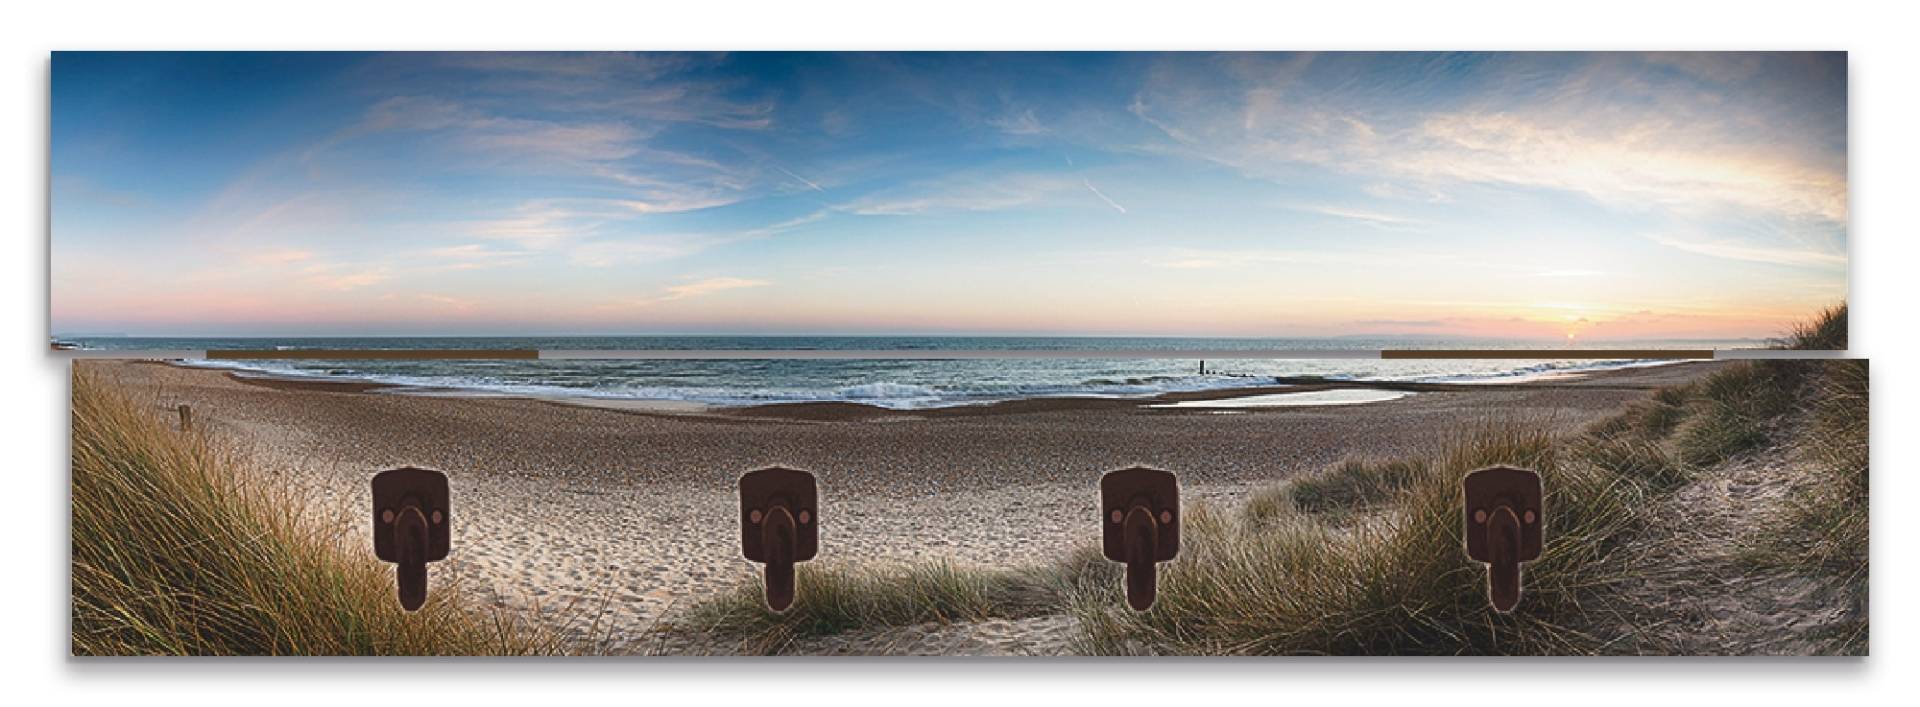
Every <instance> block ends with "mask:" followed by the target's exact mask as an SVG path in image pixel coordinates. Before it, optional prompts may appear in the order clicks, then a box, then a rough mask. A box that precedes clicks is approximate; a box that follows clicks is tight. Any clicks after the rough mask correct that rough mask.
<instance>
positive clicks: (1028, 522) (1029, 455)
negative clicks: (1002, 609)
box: [76, 362, 1719, 654]
mask: <svg viewBox="0 0 1920 707" xmlns="http://www.w3.org/2000/svg"><path fill="white" fill-rule="evenodd" d="M76 365H77V366H81V367H85V368H87V369H89V370H90V371H92V372H94V373H96V374H98V375H100V376H102V377H103V378H104V379H105V380H109V381H114V382H116V383H117V384H118V385H120V386H121V387H123V388H124V389H125V390H127V391H128V393H129V395H130V396H131V397H132V398H133V399H135V400H138V401H141V402H143V403H144V402H146V401H148V400H150V401H151V404H152V406H153V410H154V411H155V414H156V415H166V416H169V417H171V416H172V415H173V411H174V409H175V407H176V406H178V405H181V404H186V405H189V406H191V407H192V410H193V419H194V423H195V425H196V426H202V427H203V428H204V429H207V430H208V431H210V432H212V433H214V434H216V435H218V436H219V437H220V438H222V439H225V440H230V441H231V442H233V443H234V444H236V445H237V446H238V447H240V448H241V449H242V450H243V451H244V453H246V454H248V455H250V456H251V457H253V458H254V459H256V460H257V461H258V462H259V464H258V466H259V467H260V468H261V469H262V470H264V471H265V472H266V473H268V474H271V475H273V476H274V477H275V481H276V483H279V484H281V485H284V486H285V487H286V488H287V489H289V490H290V491H292V492H295V493H298V494H300V495H301V497H302V498H303V499H305V501H306V507H307V509H308V510H307V513H308V514H309V515H310V516H311V517H312V518H313V519H314V520H315V521H316V522H319V523H337V524H341V526H340V527H342V528H343V529H344V530H343V532H345V533H348V536H347V537H349V538H364V537H366V535H367V533H368V528H367V524H368V523H369V519H368V515H369V514H368V513H367V512H366V507H367V503H368V500H367V492H368V490H367V486H368V484H367V482H368V479H369V478H370V477H371V476H372V475H373V474H374V473H375V472H376V471H379V470H381V469H385V468H390V467H394V466H400V465H417V466H426V467H431V468H436V469H440V470H443V471H445V472H446V473H447V474H448V475H449V477H450V478H451V482H452V486H453V493H454V500H453V507H454V511H453V517H454V519H455V520H454V540H453V552H452V556H451V558H450V559H449V561H448V562H445V563H441V564H439V565H436V566H434V568H433V573H434V575H433V576H434V577H435V581H436V582H445V581H448V580H450V579H453V578H456V577H457V581H458V582H459V583H460V585H461V587H462V588H463V590H464V591H467V592H470V593H472V594H473V595H474V596H477V597H481V598H483V599H485V600H488V601H492V602H494V603H496V604H498V605H500V606H505V607H511V608H514V609H526V610H537V611H543V612H548V614H547V615H549V616H554V617H560V616H565V617H568V619H569V620H570V623H569V626H568V630H569V631H570V632H571V633H573V634H574V635H575V636H576V637H577V638H580V639H582V640H589V641H595V640H598V641H603V643H600V644H599V645H600V647H601V648H602V649H605V650H614V651H626V650H644V649H645V647H644V646H634V645H630V644H628V643H626V641H629V640H632V639H634V638H635V637H638V636H641V635H643V634H644V633H645V629H646V628H647V627H649V626H652V625H654V624H655V622H656V621H658V620H659V619H661V618H663V617H669V616H671V615H672V609H673V608H674V607H675V606H685V605H688V604H690V603H692V602H695V601H698V600H699V599H700V598H702V597H703V596H706V595H709V594H710V593H711V592H714V591H716V590H720V589H723V588H727V587H730V586H732V585H733V584H735V583H736V582H738V581H740V579H741V578H742V577H745V576H748V575H749V574H750V573H752V572H754V571H756V569H757V566H755V565H752V564H750V563H748V562H746V561H745V560H744V559H742V558H741V557H740V550H739V539H738V537H737V532H738V531H737V525H736V522H737V521H736V520H735V513H736V508H737V506H736V504H737V500H736V497H735V489H734V482H735V480H736V479H737V478H738V476H739V475H740V474H741V473H742V472H745V471H747V470H750V469H754V468H758V467H761V466H767V465H774V464H779V465H787V466H794V467H798V468H803V469H807V470H810V471H813V472H814V473H815V474H817V475H818V478H819V483H820V487H821V494H822V508H821V513H820V522H821V529H822V539H821V543H822V549H821V555H820V559H819V560H818V561H820V562H855V563H873V562H888V561H902V562H904V561H913V560H925V559H930V558H946V559H949V560H951V561H953V562H956V563H961V564H975V565H989V566H1003V567H1013V566H1024V565H1029V564H1034V563H1037V562H1040V561H1043V560H1045V559H1048V558H1051V557H1054V556H1056V555H1057V554H1059V553H1062V552H1065V551H1067V550H1069V549H1070V548H1072V547H1074V546H1076V545H1079V544H1082V543H1084V542H1087V541H1088V540H1090V539H1092V538H1094V537H1097V536H1096V535H1095V533H1094V532H1092V531H1093V530H1094V524H1093V522H1092V521H1090V520H1089V519H1091V518H1094V517H1096V515H1097V514H1096V510H1095V501H1096V500H1097V491H1096V489H1097V481H1098V479H1099V476H1100V475H1101V474H1102V473H1104V472H1106V471H1109V470H1112V469H1115V468H1119V467H1121V466H1125V465H1130V464H1147V465H1153V466H1158V467H1162V468H1166V469H1170V470H1173V471H1175V472H1177V473H1179V474H1180V479H1181V483H1182V493H1183V499H1184V500H1186V501H1187V502H1192V501H1195V500H1202V499H1205V500H1208V501H1214V502H1224V503H1232V502H1234V501H1236V500H1237V499H1238V498H1240V497H1242V496H1244V495H1245V494H1246V493H1247V492H1248V491H1249V490H1250V489H1253V488H1257V487H1259V486H1263V485H1266V484H1270V483H1273V482H1275V481H1278V480H1282V479H1286V478H1288V477H1289V476H1292V475H1295V474H1298V473H1301V472H1306V471H1311V470H1315V469H1318V468H1321V467H1323V466H1325V465H1328V464H1331V463H1334V462H1337V461H1340V460H1342V459H1347V458H1393V457H1396V456H1402V455H1410V454H1415V453H1418V452H1420V451H1422V450H1425V449H1428V448H1430V445H1431V444H1432V443H1433V442H1434V441H1435V440H1436V438H1438V437H1439V436H1442V435H1445V434H1446V433H1447V432H1448V431H1449V430H1452V429H1456V428H1457V427H1459V426H1462V425H1471V424H1476V423H1478V422H1482V421H1511V420H1526V421H1531V422H1534V423H1537V424H1546V425H1550V426H1555V427H1559V428H1563V429H1569V430H1571V429H1577V428H1579V427H1582V426H1584V425H1587V424H1589V423H1591V422H1592V421H1594V420H1597V419H1600V418H1602V417H1605V416H1607V415H1608V414H1610V413H1612V412H1614V411H1616V410H1618V409H1619V408H1620V407H1621V406H1623V405H1626V404H1629V403H1631V402H1633V401H1635V400H1639V399H1642V398H1645V397H1647V396H1649V395H1651V393H1652V391H1653V390H1655V389H1657V388H1659V387H1662V386H1666V385H1673V384H1676V383H1681V382H1685V381H1687V380H1691V379H1694V378H1697V377H1699V376H1701V375H1704V374H1706V373H1708V372H1710V371H1712V370H1715V369H1716V367H1717V366H1718V365H1719V364H1714V363H1686V364H1675V365H1667V366H1657V367H1649V368H1637V369H1625V370H1617V371H1608V372H1602V373H1594V374H1588V375H1582V376H1577V377H1569V378H1561V379H1555V380H1550V381H1540V382H1533V383H1518V384H1507V385H1440V384H1424V385H1423V384H1402V385H1393V386H1376V387H1381V388H1389V389H1393V390H1398V391H1401V392H1406V393H1411V394H1410V395H1405V396H1403V397H1399V398H1395V399H1390V400H1381V401H1379V402H1366V403H1364V404H1332V405H1306V406H1282V407H1242V408H1218V407H1175V406H1168V404H1169V403H1178V402H1187V401H1198V400H1208V399H1221V398H1236V397H1248V396H1252V395H1271V394H1274V393H1279V392H1283V391H1286V392H1314V391H1325V390H1337V389H1348V388H1352V387H1354V386H1351V385H1347V384H1319V383H1316V384H1312V385H1300V386H1295V387H1289V388H1277V389H1275V388H1263V389H1256V390H1244V391H1209V392H1207V393H1186V394H1173V395H1165V396H1160V397H1157V398H1151V399H1124V400H1121V399H1036V400H1026V401H1017V402H1010V403H1001V404H995V405H982V406H969V407H961V408H943V409H936V410H925V411H900V410H885V409H879V408H871V407H865V406H860V405H854V404H847V403H819V404H789V405H776V406H761V407H752V408H721V409H679V410H665V409H657V408H650V407H647V406H634V405H624V406H623V405H606V404H596V405H588V404H575V403H572V402H567V401H556V400H538V399H527V398H510V397H475V396H445V395H420V394H395V393H396V392H406V391H393V390H386V389H382V388H380V387H377V386H371V385H367V384H356V383H335V382H329V381H292V380H284V379H262V378H248V377H241V376H236V375H234V374H232V373H228V372H223V371H215V370H206V369H194V368H186V367H181V366H175V365H168V364H160V363H152V362H80V363H76ZM1383 397H1387V396H1383ZM1328 399H1340V400H1347V399H1363V398H1355V397H1352V396H1346V397H1338V398H1328ZM366 551H367V552H368V553H369V554H370V553H371V549H370V548H368V549H367V550H366ZM801 591H802V592H804V591H805V588H804V587H802V589H801ZM589 621H594V623H591V624H589V623H588V622H589ZM1049 621H1052V622H1053V623H1054V624H1057V623H1059V621H1058V620H1056V619H1054V618H1048V619H1041V620H1038V621H1037V623H1036V625H1033V626H984V627H978V628H979V630H977V631H975V632H972V633H970V634H967V635H965V636H961V637H960V638H955V637H954V636H953V635H921V634H917V633H913V632H908V633H907V634H900V635H893V636H888V637H880V638H876V639H875V640H880V641H887V642H894V643H904V644H908V645H909V646H911V645H920V646H923V647H924V648H925V649H926V650H937V651H940V652H949V653H989V654H991V653H1035V652H1037V653H1045V652H1050V651H1051V650H1053V649H1054V648H1055V647H1056V646H1055V645H1054V644H1052V643H1050V642H1049V641H1048V639H1047V638H1046V637H1047V636H1049V635H1052V634H1058V633H1064V632H1065V630H1066V628H1065V627H1062V626H1057V625H1052V624H1048V623H1047V622H1049ZM995 623H1004V622H995ZM921 633H925V632H921ZM837 640H857V637H854V638H843V639H837ZM956 641H958V642H957V643H956ZM834 649H835V648H834V647H833V646H825V647H823V650H834Z"/></svg>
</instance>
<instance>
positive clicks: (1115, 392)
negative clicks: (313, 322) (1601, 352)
mask: <svg viewBox="0 0 1920 707" xmlns="http://www.w3.org/2000/svg"><path fill="white" fill-rule="evenodd" d="M64 340H66V341H71V342H74V343H78V344H80V345H82V346H85V347H87V348H94V349H118V350H137V349H144V350H203V349H272V348H276V347H278V348H287V349H303V348H354V349H368V348H382V349H399V348H432V349H460V348H495V349H500V348H512V349H546V350H556V349H589V350H648V351H655V350H700V349H705V350H729V351H739V350H767V349H808V350H887V351H903V350H911V351H936V352H937V351H941V350H1047V351H1061V350H1071V351H1088V352H1089V354H1088V357H1087V358H1044V359H1041V358H1005V359H945V360H942V359H931V360H875V359H855V360H794V359H768V360H632V359H627V360H617V359H616V360H544V361H537V360H536V361H306V360H283V361H198V362H193V365H200V366H208V367H217V368H227V369H235V370H239V371H243V372H249V373H256V374H268V375H280V376H297V377H315V378H329V379H336V380H363V381H371V382H376V383H386V384H391V385H396V386H418V387H427V388H435V389H447V390H457V391H467V392H473V393H493V394H509V395H530V396H577V397H593V398H613V399H634V400H662V401H686V402H696V403H704V404H710V405H758V404H767V403H783V402H813V401H847V402H858V403H865V404H869V405H876V406H881V407H888V408H896V409H916V408H932V407H945V406H953V405H971V404H981V403H990V402H997V401H1003V400H1013V399H1020V398H1035V397H1060V396H1096V397H1148V396H1153V395H1157V394H1160V393H1167V392H1177V391H1197V390H1211V389H1223V388H1242V387H1250V386H1257V385H1269V384H1272V383H1274V382H1275V379H1276V378H1282V377H1297V376H1322V377H1327V378H1334V379H1346V380H1384V381H1421V382H1500V381H1518V380H1525V379H1528V378H1533V377H1538V376H1542V375H1547V374H1553V373H1560V372H1568V371H1580V370H1599V369H1608V368H1618V367H1624V366H1637V365H1649V364H1650V363H1651V362H1647V361H1630V360H1620V361H1593V360H1553V359H1542V360H1431V361H1420V360H1372V359H1228V360H1214V361H1209V362H1208V363H1207V369H1208V373H1207V374H1206V375H1202V374H1201V373H1200V369H1199V366H1200V362H1199V361H1198V360H1195V359H1189V358H1100V357H1099V355H1098V352H1099V351H1102V350H1114V351H1118V350H1167V351H1175V350H1202V349H1205V350H1276V349H1289V350H1295V351H1303V350H1304V351H1313V350H1327V351H1331V350H1351V349H1376V348H1489V349H1491V348H1528V347H1529V344H1531V346H1536V347H1537V346H1538V344H1537V343H1532V342H1515V341H1484V340H1482V341H1476V340H1418V339H1391V340H1383V339H1358V338H1335V339H1209V338H1171V337H1168V338H1159V337H1156V338H1127V337H1106V338H1092V337H851V336H848V337H758V336H754V337H749V336H647V337H610V336H608V337H463V338H452V337H404V338H403V337H381V338H324V339H321V338H305V339H286V338H275V339H245V338H169V339H158V338H131V337H74V338H68V339H64ZM1763 343H1764V342H1756V341H1662V342H1633V343H1632V344H1631V346H1632V347H1634V348H1642V349H1645V348H1676V349H1683V348H1684V349H1697V348H1739V347H1751V346H1758V345H1762V344H1763ZM1583 345H1585V344H1583Z"/></svg>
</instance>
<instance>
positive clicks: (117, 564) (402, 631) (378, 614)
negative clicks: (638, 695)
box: [72, 366, 555, 655]
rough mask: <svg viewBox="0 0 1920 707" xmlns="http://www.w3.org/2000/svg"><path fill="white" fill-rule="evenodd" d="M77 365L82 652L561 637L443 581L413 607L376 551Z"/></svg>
mask: <svg viewBox="0 0 1920 707" xmlns="http://www.w3.org/2000/svg"><path fill="white" fill-rule="evenodd" d="M250 478H256V477H253V476H251V475H250V474H249V473H248V471H247V469H246V468H245V466H244V465H243V464H242V463H241V462H240V461H239V460H238V459H237V458H236V457H235V456H234V455H233V454H231V453H229V452H227V451H224V450H223V449H222V448H221V447H220V446H219V445H217V444H215V443H214V441H213V440H211V439H209V438H207V437H206V436H204V435H203V434H197V433H182V432H179V431H176V430H174V429H173V428H172V427H171V426H170V425H168V424H166V423H164V422H162V421H161V416H159V415H155V414H153V412H152V411H150V410H147V409H146V408H145V407H143V406H141V405H139V404H137V403H135V402H133V401H130V400H128V399H127V398H125V397H123V396H122V395H121V394H120V393H118V392H116V391H115V390H113V389H112V386H111V384H110V382H109V381H103V380H100V379H98V378H96V377H95V376H94V375H92V374H88V373H86V372H84V370H83V368H82V367H79V366H76V367H75V369H74V379H73V528H72V532H73V559H72V562H73V652H74V654H75V655H374V654H386V655H391V654H401V655H425V654H455V655H499V654H508V655H524V654H533V653H545V652H552V651H553V650H555V644H554V643H553V642H552V641H549V640H546V639H544V638H542V636H544V635H545V634H544V633H543V632H540V631H537V630H534V629H531V628H529V627H527V626H524V625H522V624H520V623H519V622H517V621H516V620H515V619H513V618H511V617H509V616H508V615H505V614H502V613H496V612H490V611H480V610H475V609H473V608H472V607H468V606H464V605H463V604H462V603H461V601H460V599H459V597H458V594H459V592H458V591H457V587H454V586H450V585H448V584H441V585H439V586H436V587H435V591H434V592H433V596H432V599H431V600H430V601H429V602H428V604H427V606H426V607H424V608H423V609H422V610H421V611H419V612H417V613H414V614H407V613H405V612H403V611H402V610H401V609H400V608H399V604H398V602H397V601H396V600H395V598H394V588H393V579H392V577H391V572H390V570H388V569H386V568H385V567H384V566H383V565H381V564H379V563H377V562H376V561H375V560H374V559H373V558H372V555H371V551H370V550H369V551H365V552H355V551H351V550H349V549H348V548H347V547H345V546H343V545H342V544H341V542H340V540H341V539H340V538H337V537H334V536H332V535H330V534H328V533H325V532H321V531H319V530H318V529H315V528H311V527H307V526H306V525H304V524H303V523H302V522H301V520H300V512H299V507H298V505H297V503H296V502H295V501H294V499H291V498H288V497H286V496H285V495H284V494H279V493H276V492H275V491H274V490H273V489H270V488H266V487H265V486H264V485H263V484H261V483H258V482H253V481H249V479H250Z"/></svg>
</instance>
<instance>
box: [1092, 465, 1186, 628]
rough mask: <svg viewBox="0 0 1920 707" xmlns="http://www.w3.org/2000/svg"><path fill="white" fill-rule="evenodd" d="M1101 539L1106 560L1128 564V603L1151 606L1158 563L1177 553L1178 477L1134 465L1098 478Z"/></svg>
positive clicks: (1141, 607)
mask: <svg viewBox="0 0 1920 707" xmlns="http://www.w3.org/2000/svg"><path fill="white" fill-rule="evenodd" d="M1100 510H1101V515H1102V518H1101V522H1100V529H1101V532H1100V539H1101V549H1102V551H1104V553H1105V554H1106V556H1107V559H1109V560H1112V561H1114V562H1124V563H1126V565H1127V605H1128V606H1131V607H1133V608H1134V610H1136V611H1146V610H1147V608H1148V607H1151V606H1153V599H1154V595H1155V593H1156V592H1157V591H1158V586H1157V585H1158V579H1157V576H1156V575H1157V568H1158V563H1161V562H1166V561H1168V560H1171V559H1173V558H1174V556H1175V555H1178V554H1180V481H1179V479H1177V478H1175V477H1174V475H1173V472H1170V471H1162V470H1160V469H1151V468H1148V467H1143V466H1140V467H1133V468H1131V469H1121V470H1119V471H1113V472H1108V473H1107V475H1106V476H1103V477H1101V478H1100Z"/></svg>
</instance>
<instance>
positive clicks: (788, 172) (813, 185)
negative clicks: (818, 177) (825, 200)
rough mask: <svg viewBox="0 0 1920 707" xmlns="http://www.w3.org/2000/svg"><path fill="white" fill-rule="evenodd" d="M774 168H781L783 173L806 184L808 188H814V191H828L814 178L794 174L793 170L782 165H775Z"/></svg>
mask: <svg viewBox="0 0 1920 707" xmlns="http://www.w3.org/2000/svg"><path fill="white" fill-rule="evenodd" d="M773 168H774V169H777V170H779V171H780V173H781V174H784V175H787V177H789V178H791V179H793V181H796V182H799V183H800V184H801V185H803V186H805V187H806V188H808V189H812V190H814V191H826V188H824V187H822V186H820V185H819V184H816V183H814V181H813V180H811V179H807V178H806V177H802V176H800V175H798V174H794V173H793V170H790V169H787V168H785V167H782V166H780V165H774V166H773Z"/></svg>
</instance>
